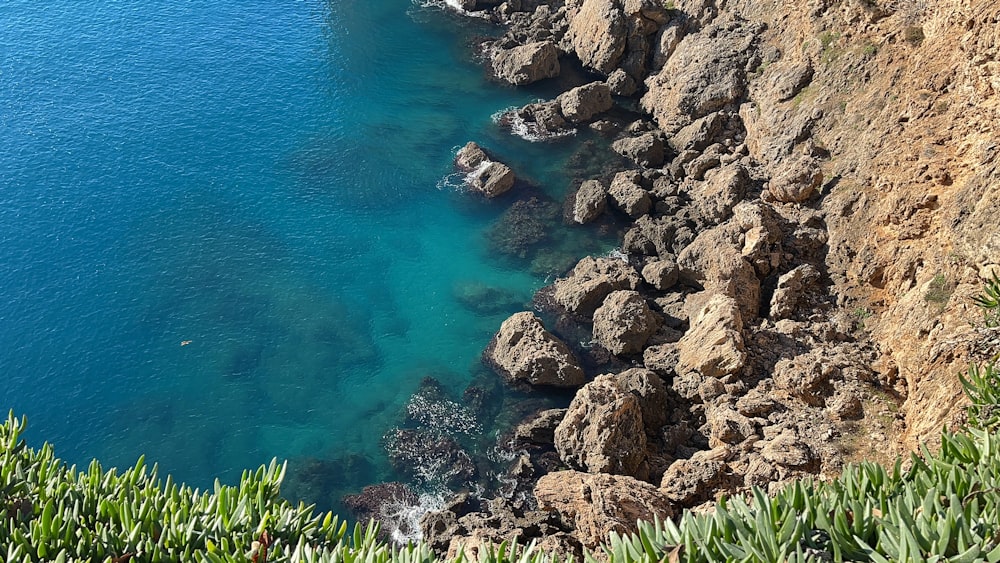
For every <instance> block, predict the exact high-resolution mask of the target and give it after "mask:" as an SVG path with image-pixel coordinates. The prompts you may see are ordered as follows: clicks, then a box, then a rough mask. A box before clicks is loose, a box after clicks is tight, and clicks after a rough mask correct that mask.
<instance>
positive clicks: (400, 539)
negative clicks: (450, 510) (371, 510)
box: [379, 491, 445, 545]
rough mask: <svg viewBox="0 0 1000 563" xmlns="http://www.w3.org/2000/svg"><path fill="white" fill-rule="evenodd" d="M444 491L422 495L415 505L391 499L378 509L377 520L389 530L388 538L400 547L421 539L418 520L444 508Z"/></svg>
mask: <svg viewBox="0 0 1000 563" xmlns="http://www.w3.org/2000/svg"><path fill="white" fill-rule="evenodd" d="M444 500H445V491H441V492H433V493H424V494H422V495H420V496H419V497H418V498H417V504H410V503H408V502H406V501H405V500H403V499H393V500H391V501H389V502H387V503H385V504H383V505H382V506H381V508H380V509H379V520H380V521H381V522H382V523H383V525H385V526H388V527H389V528H390V530H391V531H390V536H391V537H392V539H393V541H395V542H396V543H398V544H400V545H405V544H407V543H409V542H414V543H416V542H418V541H420V540H421V539H423V534H422V533H421V531H420V518H421V517H422V516H423V515H424V514H427V513H428V512H431V511H433V510H441V508H442V507H444Z"/></svg>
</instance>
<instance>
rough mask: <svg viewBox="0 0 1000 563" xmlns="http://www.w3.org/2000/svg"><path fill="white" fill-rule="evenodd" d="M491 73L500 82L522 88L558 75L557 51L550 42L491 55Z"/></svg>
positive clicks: (504, 50)
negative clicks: (493, 73)
mask: <svg viewBox="0 0 1000 563" xmlns="http://www.w3.org/2000/svg"><path fill="white" fill-rule="evenodd" d="M493 71H494V72H495V73H496V75H497V77H498V78H500V79H501V80H504V81H506V82H509V83H510V84H513V85H515V86H523V85H525V84H531V83H532V82H538V81H539V80H544V79H546V78H552V77H554V76H558V75H559V50H558V49H556V45H555V43H553V42H552V41H536V42H534V43H529V44H527V45H519V46H517V47H513V48H510V49H501V50H498V51H496V52H495V53H494V54H493Z"/></svg>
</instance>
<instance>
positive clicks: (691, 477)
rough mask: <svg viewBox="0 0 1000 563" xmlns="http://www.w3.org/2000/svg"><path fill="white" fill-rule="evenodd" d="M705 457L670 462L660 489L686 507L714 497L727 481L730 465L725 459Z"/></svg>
mask: <svg viewBox="0 0 1000 563" xmlns="http://www.w3.org/2000/svg"><path fill="white" fill-rule="evenodd" d="M698 453H702V452H698ZM704 457H705V456H697V457H694V458H692V459H679V460H677V461H675V462H673V463H672V464H670V467H669V468H667V471H666V472H665V473H664V474H663V480H662V481H661V483H660V490H661V491H662V492H663V493H664V494H665V495H666V496H667V498H669V499H670V500H672V501H674V502H676V503H678V504H680V505H682V506H685V507H691V506H695V505H697V504H699V503H702V502H705V501H707V500H711V499H712V498H713V496H714V493H715V491H716V489H718V488H719V486H721V485H723V484H724V483H725V481H726V477H727V475H726V471H727V469H728V467H727V466H726V463H725V462H724V461H721V460H715V459H704Z"/></svg>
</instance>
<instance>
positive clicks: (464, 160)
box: [455, 141, 490, 171]
mask: <svg viewBox="0 0 1000 563" xmlns="http://www.w3.org/2000/svg"><path fill="white" fill-rule="evenodd" d="M488 160H490V157H489V156H487V155H486V151H484V150H483V148H482V147H480V146H479V145H478V144H477V143H476V142H475V141H469V142H468V143H465V146H463V147H462V148H460V149H458V153H456V154H455V166H457V167H458V168H459V169H461V170H465V171H469V170H475V169H476V168H479V165H481V164H482V163H484V162H486V161H488Z"/></svg>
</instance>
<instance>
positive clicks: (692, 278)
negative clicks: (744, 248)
mask: <svg viewBox="0 0 1000 563" xmlns="http://www.w3.org/2000/svg"><path fill="white" fill-rule="evenodd" d="M739 235H740V230H739V227H738V225H736V224H725V225H720V226H718V227H715V228H712V229H709V230H707V231H704V232H702V233H701V234H699V235H698V236H697V237H696V238H695V239H694V241H693V242H692V243H691V244H689V245H688V246H686V247H685V248H684V250H682V251H681V253H680V254H679V255H678V256H677V266H678V268H679V269H680V277H681V280H683V281H685V282H688V283H692V284H700V285H701V286H702V287H704V288H705V289H706V290H708V291H711V292H713V293H721V294H723V295H727V296H729V297H732V298H734V299H736V300H737V302H738V303H739V306H740V312H741V313H743V316H744V317H745V318H747V319H751V318H754V317H756V316H757V313H758V311H759V309H760V280H759V279H757V272H756V270H754V267H753V265H751V264H750V262H748V261H747V260H746V259H745V258H744V256H743V253H742V252H741V249H739V248H737V246H736V241H738V240H739Z"/></svg>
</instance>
